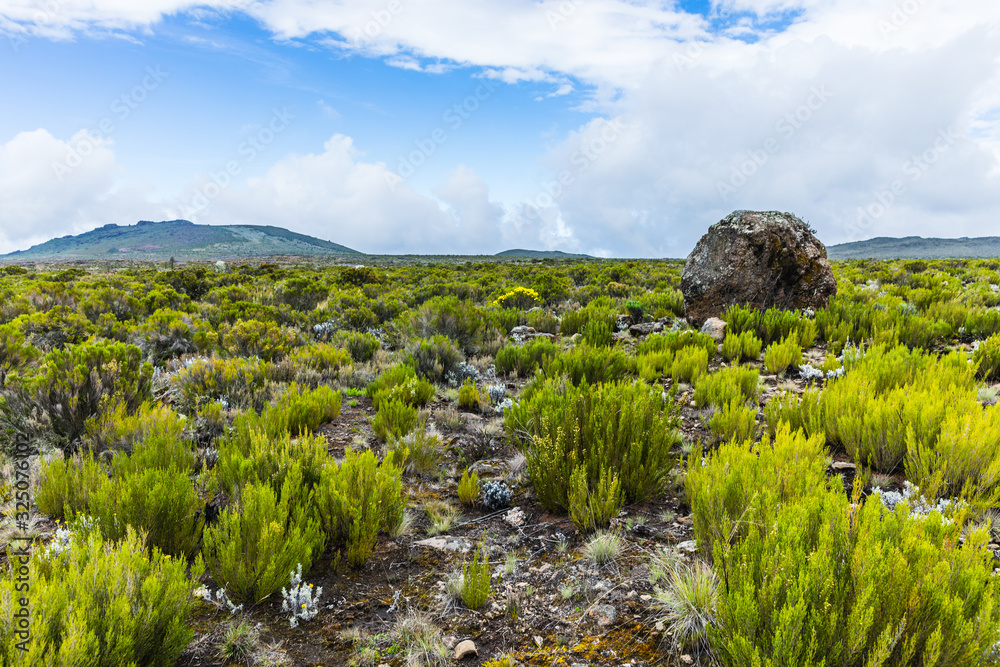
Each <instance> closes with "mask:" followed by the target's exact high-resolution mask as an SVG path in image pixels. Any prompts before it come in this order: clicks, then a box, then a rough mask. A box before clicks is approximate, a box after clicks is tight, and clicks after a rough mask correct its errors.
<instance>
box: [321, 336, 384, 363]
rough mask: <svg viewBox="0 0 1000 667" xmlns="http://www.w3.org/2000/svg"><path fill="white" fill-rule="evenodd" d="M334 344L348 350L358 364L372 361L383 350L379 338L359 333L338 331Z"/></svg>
mask: <svg viewBox="0 0 1000 667" xmlns="http://www.w3.org/2000/svg"><path fill="white" fill-rule="evenodd" d="M333 342H334V344H335V345H336V346H337V347H341V348H343V349H345V350H347V352H348V353H349V354H350V355H351V359H353V360H354V361H355V362H356V363H361V362H366V361H371V360H372V357H374V356H375V352H376V351H377V350H380V349H381V348H382V343H381V342H380V341H379V339H378V337H377V336H375V335H373V334H370V333H361V332H358V331H338V332H337V334H336V336H334V338H333Z"/></svg>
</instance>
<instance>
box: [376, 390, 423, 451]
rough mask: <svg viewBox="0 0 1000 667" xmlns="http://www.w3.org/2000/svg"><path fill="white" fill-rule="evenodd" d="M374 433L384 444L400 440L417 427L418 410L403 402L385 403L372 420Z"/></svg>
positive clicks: (392, 401) (395, 400) (394, 400)
mask: <svg viewBox="0 0 1000 667" xmlns="http://www.w3.org/2000/svg"><path fill="white" fill-rule="evenodd" d="M371 425H372V431H374V432H375V437H377V438H378V439H379V440H381V441H382V442H389V441H390V440H393V439H397V440H398V439H400V438H402V437H403V436H405V435H406V434H408V433H409V432H410V431H412V430H413V429H414V428H415V427H416V425H417V409H416V408H415V407H412V406H410V405H407V404H406V403H404V402H403V401H400V400H397V399H393V400H391V401H388V402H386V401H383V402H382V403H381V405H380V407H379V408H378V412H377V413H376V414H375V416H374V417H372V420H371Z"/></svg>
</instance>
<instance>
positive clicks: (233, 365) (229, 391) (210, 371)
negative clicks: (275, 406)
mask: <svg viewBox="0 0 1000 667" xmlns="http://www.w3.org/2000/svg"><path fill="white" fill-rule="evenodd" d="M269 372H270V364H268V363H267V362H266V361H262V360H260V359H197V360H195V361H194V362H193V363H191V364H190V365H188V366H185V367H184V368H182V369H181V370H179V371H178V372H177V374H176V375H175V376H174V377H173V378H172V379H171V381H172V385H173V388H174V391H175V392H176V399H175V405H176V406H177V409H178V410H179V411H180V412H182V413H184V414H188V415H190V414H193V413H195V412H196V411H197V410H198V408H200V407H201V406H202V405H203V404H205V403H209V402H211V401H216V400H223V401H225V403H226V406H227V407H231V408H236V409H245V408H248V407H257V409H260V407H261V406H262V405H263V403H264V401H265V400H266V397H267V380H268V373H269Z"/></svg>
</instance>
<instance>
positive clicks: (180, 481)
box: [87, 468, 205, 558]
mask: <svg viewBox="0 0 1000 667" xmlns="http://www.w3.org/2000/svg"><path fill="white" fill-rule="evenodd" d="M87 511H88V513H89V514H91V515H92V516H94V517H95V518H97V519H98V520H99V522H100V526H101V530H102V531H103V532H104V535H105V537H107V538H108V539H112V540H116V541H117V540H120V539H122V538H123V537H124V536H125V534H126V532H127V529H128V527H132V528H135V529H136V530H138V531H141V532H142V533H143V534H144V535H145V538H146V546H147V547H148V548H150V549H152V548H156V549H159V550H160V551H162V552H163V553H165V554H170V555H171V556H180V557H183V558H189V557H191V556H193V555H194V553H195V551H196V549H197V547H198V542H199V540H200V539H201V531H202V527H203V526H204V524H205V503H204V502H202V500H201V499H200V498H199V497H198V492H197V491H196V489H195V488H194V484H193V483H192V482H191V478H190V474H189V472H188V471H187V470H177V469H158V468H145V469H143V468H139V469H136V470H134V471H129V472H127V473H124V474H122V475H121V476H120V477H117V478H115V479H113V480H111V481H107V480H104V481H103V483H101V484H100V485H99V486H97V487H96V488H95V489H93V490H92V491H91V492H90V498H89V502H88V507H87Z"/></svg>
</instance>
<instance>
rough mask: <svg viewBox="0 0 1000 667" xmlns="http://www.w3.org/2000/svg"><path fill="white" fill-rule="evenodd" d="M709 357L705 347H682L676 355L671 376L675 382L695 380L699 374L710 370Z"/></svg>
mask: <svg viewBox="0 0 1000 667" xmlns="http://www.w3.org/2000/svg"><path fill="white" fill-rule="evenodd" d="M709 358H710V355H709V354H708V352H706V351H705V348H703V347H696V346H691V347H682V348H681V349H680V350H678V351H677V354H676V355H674V363H673V366H671V368H670V377H671V378H673V380H674V382H693V381H695V380H697V379H698V376H699V375H701V374H702V373H707V372H708V360H709Z"/></svg>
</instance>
